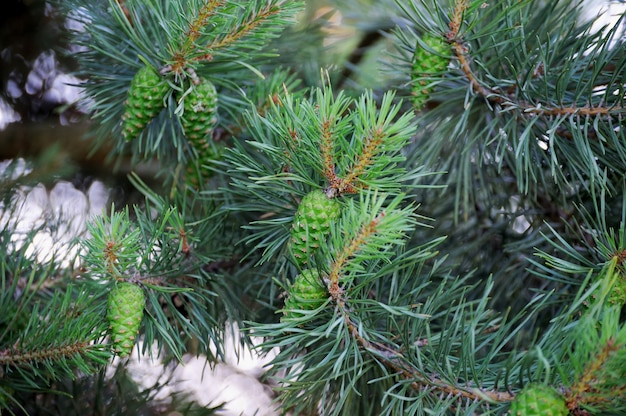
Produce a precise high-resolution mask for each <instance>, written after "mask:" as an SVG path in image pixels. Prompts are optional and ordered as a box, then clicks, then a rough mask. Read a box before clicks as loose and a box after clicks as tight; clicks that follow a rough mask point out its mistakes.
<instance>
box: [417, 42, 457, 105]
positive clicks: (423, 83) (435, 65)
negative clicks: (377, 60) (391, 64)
mask: <svg viewBox="0 0 626 416" xmlns="http://www.w3.org/2000/svg"><path fill="white" fill-rule="evenodd" d="M422 41H423V42H424V43H425V44H426V45H427V46H428V48H426V49H425V48H423V47H422V46H421V44H419V43H418V44H417V46H416V49H415V54H414V56H413V66H412V68H411V81H412V85H411V99H412V101H413V107H414V108H415V110H416V111H419V110H421V109H422V107H423V106H424V104H425V103H426V102H427V101H428V99H429V98H430V94H431V92H432V88H431V87H429V84H430V83H431V82H432V80H431V78H432V77H433V76H439V75H441V73H443V72H444V71H445V70H446V68H447V67H448V63H449V62H450V58H446V56H448V55H449V53H450V45H448V43H446V42H445V41H444V40H443V39H442V38H441V37H438V36H432V35H424V37H423V38H422Z"/></svg>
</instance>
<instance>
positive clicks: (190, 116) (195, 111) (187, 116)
mask: <svg viewBox="0 0 626 416" xmlns="http://www.w3.org/2000/svg"><path fill="white" fill-rule="evenodd" d="M184 100H185V101H184V102H183V109H184V111H183V116H182V117H181V119H180V123H181V125H182V127H183V131H184V133H185V137H187V140H189V143H190V144H191V145H192V146H193V147H194V149H196V152H198V154H199V155H200V158H203V156H205V154H206V149H208V148H210V146H208V143H207V141H206V140H207V137H210V134H211V132H212V131H213V129H214V128H215V125H216V124H217V90H216V89H215V85H213V83H212V82H211V81H208V80H206V79H202V80H201V81H200V84H198V85H197V86H195V88H193V89H192V91H191V92H190V93H189V94H188V95H187V96H185V98H184Z"/></svg>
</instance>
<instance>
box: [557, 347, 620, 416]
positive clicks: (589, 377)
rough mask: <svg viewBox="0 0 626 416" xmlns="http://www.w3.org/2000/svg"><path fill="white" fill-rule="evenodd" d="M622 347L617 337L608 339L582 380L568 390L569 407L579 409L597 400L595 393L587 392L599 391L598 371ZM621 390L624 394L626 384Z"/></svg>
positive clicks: (584, 372)
mask: <svg viewBox="0 0 626 416" xmlns="http://www.w3.org/2000/svg"><path fill="white" fill-rule="evenodd" d="M620 348H623V345H618V344H616V343H615V339H613V338H611V339H609V340H607V341H606V343H605V345H604V346H603V347H602V349H601V350H600V351H599V352H598V353H597V354H596V355H595V357H594V358H593V359H592V360H591V361H590V362H589V363H588V364H587V367H586V368H585V370H584V371H583V374H582V376H581V377H580V380H578V381H577V382H576V383H575V384H574V385H573V386H572V387H571V389H569V391H568V392H567V394H566V403H567V407H568V409H570V410H571V411H574V410H575V409H578V408H579V407H580V405H581V404H593V403H591V402H593V401H595V399H594V396H593V394H591V395H589V394H587V393H590V392H594V391H597V390H596V388H595V387H594V384H596V383H597V381H598V373H599V372H601V371H602V369H603V368H604V365H605V364H606V362H607V361H608V360H609V359H610V357H611V355H612V354H613V353H614V352H615V351H618V350H619V349H620ZM619 390H621V393H619V395H623V394H624V392H626V386H624V387H622V388H621V389H619ZM595 404H598V403H595Z"/></svg>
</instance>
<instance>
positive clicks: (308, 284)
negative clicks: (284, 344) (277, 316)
mask: <svg viewBox="0 0 626 416" xmlns="http://www.w3.org/2000/svg"><path fill="white" fill-rule="evenodd" d="M320 278H321V276H320V273H319V272H318V271H317V270H315V269H306V270H303V271H302V273H300V274H299V275H298V276H296V279H295V280H294V282H293V284H292V285H291V286H290V287H289V290H288V294H287V299H286V300H285V308H284V309H283V321H285V320H289V319H297V318H300V317H302V315H303V314H302V312H298V311H302V310H307V311H309V310H313V309H316V308H319V307H320V306H321V305H322V304H323V303H324V302H325V301H326V299H327V298H328V291H327V290H326V287H324V285H323V284H322V282H321V280H320Z"/></svg>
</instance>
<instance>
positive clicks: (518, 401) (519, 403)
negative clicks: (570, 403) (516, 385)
mask: <svg viewBox="0 0 626 416" xmlns="http://www.w3.org/2000/svg"><path fill="white" fill-rule="evenodd" d="M509 413H510V414H511V415H512V416H567V415H568V414H569V410H568V409H567V405H566V404H565V399H564V398H563V397H562V396H561V395H560V394H558V393H557V392H556V391H555V390H554V389H553V388H552V387H550V386H546V385H543V384H530V385H528V386H526V387H525V388H524V389H523V390H522V391H521V392H519V393H518V394H517V395H516V396H515V400H513V402H512V403H511V408H510V410H509Z"/></svg>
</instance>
